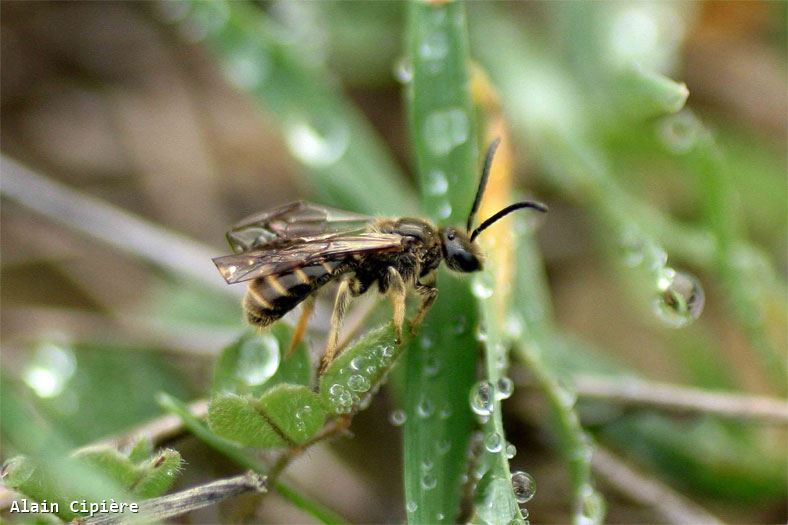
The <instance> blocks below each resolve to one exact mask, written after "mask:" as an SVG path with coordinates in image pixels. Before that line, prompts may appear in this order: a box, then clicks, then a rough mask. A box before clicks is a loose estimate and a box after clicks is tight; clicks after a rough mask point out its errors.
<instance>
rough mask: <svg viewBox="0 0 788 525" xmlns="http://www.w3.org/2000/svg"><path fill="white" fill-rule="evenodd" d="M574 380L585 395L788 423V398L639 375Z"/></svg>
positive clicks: (661, 407)
mask: <svg viewBox="0 0 788 525" xmlns="http://www.w3.org/2000/svg"><path fill="white" fill-rule="evenodd" d="M574 383H575V389H576V391H577V394H578V396H580V397H581V398H583V399H600V400H604V401H610V402H613V403H618V404H623V405H627V406H639V407H653V408H658V409H661V410H668V411H673V412H703V413H707V414H714V415H717V416H724V417H732V418H745V419H757V420H762V421H766V422H772V423H779V424H788V402H786V401H783V400H781V399H776V398H772V397H765V396H749V395H741V394H731V393H727V392H712V391H708V390H703V389H700V388H692V387H684V386H678V385H672V384H669V383H658V382H654V381H643V380H640V379H626V380H623V381H622V380H620V379H617V378H614V377H600V376H586V375H581V376H576V377H575V378H574Z"/></svg>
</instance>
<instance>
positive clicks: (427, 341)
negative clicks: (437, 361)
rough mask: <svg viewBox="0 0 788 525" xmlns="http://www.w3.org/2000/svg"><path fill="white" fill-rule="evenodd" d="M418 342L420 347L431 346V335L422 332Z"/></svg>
mask: <svg viewBox="0 0 788 525" xmlns="http://www.w3.org/2000/svg"><path fill="white" fill-rule="evenodd" d="M419 342H420V343H421V347H422V348H425V349H426V348H432V344H433V343H432V337H430V336H429V335H427V334H423V335H422V336H421V339H419Z"/></svg>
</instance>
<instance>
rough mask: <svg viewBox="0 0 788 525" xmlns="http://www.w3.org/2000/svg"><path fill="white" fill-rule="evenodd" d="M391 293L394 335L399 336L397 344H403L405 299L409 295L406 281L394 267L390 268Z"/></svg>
mask: <svg viewBox="0 0 788 525" xmlns="http://www.w3.org/2000/svg"><path fill="white" fill-rule="evenodd" d="M388 273H389V293H390V294H391V303H392V307H393V309H394V333H395V334H396V336H397V344H400V343H401V342H402V324H403V323H404V321H405V299H406V298H407V295H408V290H407V287H406V286H405V280H404V279H403V278H402V275H400V273H399V272H398V271H397V269H396V268H394V267H393V266H389V269H388Z"/></svg>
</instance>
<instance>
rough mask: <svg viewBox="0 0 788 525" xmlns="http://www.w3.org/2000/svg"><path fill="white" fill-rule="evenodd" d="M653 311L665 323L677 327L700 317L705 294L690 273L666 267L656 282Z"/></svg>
mask: <svg viewBox="0 0 788 525" xmlns="http://www.w3.org/2000/svg"><path fill="white" fill-rule="evenodd" d="M658 288H659V292H658V293H659V295H658V296H657V298H656V299H655V301H654V311H655V312H656V314H657V317H659V318H660V319H661V320H662V321H664V322H665V323H666V324H668V325H670V326H673V327H676V328H679V327H682V326H686V325H688V324H690V323H691V322H693V321H694V320H695V319H697V318H698V317H700V314H701V312H702V311H703V304H704V302H705V295H704V293H703V288H702V287H701V285H700V282H698V280H697V279H696V278H695V277H693V276H692V275H690V274H688V273H684V272H677V271H675V270H673V269H672V268H666V269H665V271H664V272H663V275H662V276H661V277H660V279H659V282H658Z"/></svg>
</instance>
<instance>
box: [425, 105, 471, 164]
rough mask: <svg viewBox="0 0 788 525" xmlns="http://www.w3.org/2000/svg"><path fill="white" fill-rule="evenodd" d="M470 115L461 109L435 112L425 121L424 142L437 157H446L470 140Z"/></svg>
mask: <svg viewBox="0 0 788 525" xmlns="http://www.w3.org/2000/svg"><path fill="white" fill-rule="evenodd" d="M468 128H469V123H468V115H466V114H465V112H464V111H463V110H462V109H460V108H455V107H453V108H447V109H443V110H435V111H433V112H432V113H430V114H429V115H427V118H426V119H425V121H424V131H423V132H424V141H425V142H426V144H427V148H429V150H430V151H431V152H432V153H433V154H435V155H440V156H443V155H446V154H447V153H449V152H450V151H451V150H452V149H454V148H455V147H457V146H459V145H460V144H462V143H463V142H465V141H466V140H468Z"/></svg>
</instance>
